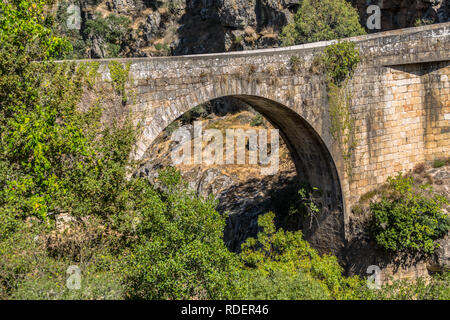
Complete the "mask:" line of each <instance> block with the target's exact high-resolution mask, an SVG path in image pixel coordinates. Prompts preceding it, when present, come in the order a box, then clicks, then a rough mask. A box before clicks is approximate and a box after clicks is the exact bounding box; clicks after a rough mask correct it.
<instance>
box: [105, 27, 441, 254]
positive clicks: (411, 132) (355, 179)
mask: <svg viewBox="0 0 450 320" xmlns="http://www.w3.org/2000/svg"><path fill="white" fill-rule="evenodd" d="M349 40H350V41H353V42H355V43H356V45H357V48H359V50H360V52H361V55H362V61H361V63H360V64H359V65H358V68H357V70H356V73H355V75H354V77H353V79H352V80H351V82H350V83H349V90H350V92H351V94H352V101H351V107H350V112H351V114H352V116H353V117H354V119H355V122H354V125H355V129H354V138H355V141H356V145H355V148H354V150H353V151H352V154H351V157H350V159H344V157H343V155H342V151H341V150H340V147H339V145H340V144H339V143H338V142H337V141H335V139H334V138H333V136H332V134H331V130H330V126H331V118H330V112H329V103H328V97H327V86H326V83H325V78H324V75H323V74H320V73H317V72H314V57H315V56H317V55H318V54H320V53H321V52H322V51H323V49H324V48H325V47H326V46H327V45H329V44H330V43H331V42H319V43H312V44H305V45H300V46H294V47H287V48H277V49H265V50H254V51H244V52H229V53H218V54H206V55H192V56H180V57H160V58H136V59H117V61H119V62H123V63H129V65H130V76H131V78H132V80H133V81H132V82H133V83H132V87H133V88H132V89H133V92H134V93H135V95H134V97H133V98H131V97H130V99H128V102H127V105H128V107H129V108H131V110H132V115H133V118H134V119H135V120H136V122H138V121H139V122H141V123H142V124H143V125H144V133H143V135H142V137H140V139H139V141H138V143H137V146H136V151H135V153H134V154H133V157H135V158H136V159H140V158H141V157H142V156H143V154H144V153H145V151H146V150H147V148H148V147H149V146H150V145H151V144H152V142H153V140H154V139H155V138H156V137H157V136H158V135H159V133H161V131H162V130H163V129H164V128H165V127H167V126H168V125H169V124H170V123H171V122H173V121H174V120H175V119H177V118H178V117H180V116H181V115H182V114H183V113H185V112H187V111H188V110H189V109H191V108H193V107H195V106H197V105H199V104H202V103H205V102H207V101H209V100H212V99H215V98H219V97H226V96H232V97H234V98H236V99H239V100H241V101H243V102H245V103H247V104H249V105H250V106H252V107H253V108H254V109H255V110H256V111H258V112H260V113H261V114H262V115H263V116H265V117H266V118H267V119H268V120H269V121H270V122H271V123H272V124H273V125H274V126H275V127H277V128H279V129H280V133H281V135H282V137H283V138H284V140H285V142H286V144H287V145H288V147H289V149H290V151H291V155H292V158H293V160H294V162H295V165H296V167H297V171H298V175H299V176H300V178H302V179H304V180H306V181H308V182H309V183H311V184H312V185H314V186H317V187H319V188H320V189H321V190H322V195H321V196H322V205H323V208H324V210H325V211H324V212H325V213H324V214H322V215H321V216H320V224H319V225H318V226H317V227H316V228H315V229H314V230H311V232H310V234H309V235H308V238H309V239H308V240H309V241H310V242H311V243H312V245H313V246H314V247H316V248H317V249H319V250H322V251H332V252H334V253H335V254H339V253H342V250H343V249H344V247H345V245H346V242H348V241H349V240H350V237H351V234H350V231H349V230H350V228H349V222H350V221H351V218H352V210H351V208H352V205H353V204H354V203H355V202H356V201H357V200H358V199H359V197H360V196H361V195H363V194H365V193H367V192H369V191H370V190H372V189H374V188H376V187H377V186H379V185H381V184H383V183H384V182H385V181H386V179H387V177H388V176H393V175H395V174H396V173H398V172H405V171H408V170H410V169H412V168H413V167H414V166H415V165H417V164H419V163H421V162H424V161H426V160H434V159H435V158H442V157H447V156H448V155H449V150H450V139H449V138H450V23H445V24H437V25H431V26H424V27H418V28H410V29H402V30H396V31H389V32H383V33H377V34H371V35H365V36H359V37H354V38H351V39H349ZM293 56H296V57H298V58H297V59H295V60H297V61H301V64H300V66H299V67H298V68H295V69H296V70H295V71H294V70H293V68H292V61H293V59H292V57H293ZM108 64H109V60H100V70H99V72H100V73H101V74H102V77H103V78H102V80H103V83H105V84H106V83H107V82H109V81H110V73H109V69H108ZM105 87H109V88H111V85H109V84H108V86H106V85H105ZM110 90H112V89H110ZM349 161H350V162H349ZM348 162H349V164H350V166H351V169H352V170H351V174H350V173H349V171H348V170H346V164H348Z"/></svg>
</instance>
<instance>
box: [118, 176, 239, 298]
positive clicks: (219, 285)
mask: <svg viewBox="0 0 450 320" xmlns="http://www.w3.org/2000/svg"><path fill="white" fill-rule="evenodd" d="M159 178H160V182H161V183H162V185H161V187H162V188H163V189H164V190H166V191H164V192H161V193H157V192H155V191H152V190H151V189H150V188H149V189H148V190H147V192H146V194H145V199H146V201H147V203H146V206H145V207H144V208H143V209H142V210H141V211H140V213H139V215H138V216H137V217H138V221H139V223H138V227H137V230H138V231H137V234H138V236H139V239H138V240H137V242H136V243H135V244H134V245H133V246H132V248H131V250H130V251H129V252H127V254H126V261H127V263H126V265H125V266H124V271H123V273H124V275H125V285H126V288H127V290H126V292H127V297H128V298H139V299H222V298H227V297H228V298H229V297H231V296H232V293H233V290H234V289H233V286H232V283H230V279H231V277H232V274H233V273H234V266H235V265H236V263H237V261H236V257H235V255H234V254H233V253H231V252H229V251H228V250H227V248H226V247H225V244H224V242H223V240H222V237H223V229H224V227H225V218H224V217H223V216H221V215H219V214H218V213H217V212H216V211H215V210H214V207H215V202H214V201H212V200H211V199H208V200H206V201H204V200H202V199H201V198H199V197H198V196H197V195H195V193H194V192H192V191H190V190H189V189H187V188H186V187H185V185H184V184H183V183H181V180H180V176H179V173H177V172H175V171H174V170H173V169H168V170H165V171H163V172H161V173H160V176H159Z"/></svg>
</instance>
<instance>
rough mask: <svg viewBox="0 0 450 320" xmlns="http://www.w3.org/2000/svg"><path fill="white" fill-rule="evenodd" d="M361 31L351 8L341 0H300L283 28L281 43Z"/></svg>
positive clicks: (347, 34)
mask: <svg viewBox="0 0 450 320" xmlns="http://www.w3.org/2000/svg"><path fill="white" fill-rule="evenodd" d="M361 34H365V31H364V28H363V27H362V26H361V25H360V23H359V15H358V12H357V10H356V9H355V8H353V7H352V6H351V4H350V3H348V2H347V1H345V0H303V1H301V4H300V7H299V9H298V11H297V13H296V14H295V16H294V20H293V21H292V22H291V23H290V24H288V25H287V26H286V27H284V29H283V32H282V34H281V40H282V43H283V45H285V46H290V45H295V44H302V43H308V42H316V41H324V40H333V39H340V38H345V37H352V36H357V35H361Z"/></svg>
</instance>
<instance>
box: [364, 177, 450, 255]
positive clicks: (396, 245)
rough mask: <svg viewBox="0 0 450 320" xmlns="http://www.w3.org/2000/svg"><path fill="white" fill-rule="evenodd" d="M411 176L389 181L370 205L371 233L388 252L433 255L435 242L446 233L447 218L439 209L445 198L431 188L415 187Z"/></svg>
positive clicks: (448, 222) (449, 226)
mask: <svg viewBox="0 0 450 320" xmlns="http://www.w3.org/2000/svg"><path fill="white" fill-rule="evenodd" d="M413 182H414V180H413V178H412V177H403V176H402V175H399V176H397V177H395V178H389V180H388V189H387V190H386V191H385V192H384V194H383V195H382V197H381V199H380V200H378V201H375V202H372V203H371V204H370V210H371V212H372V214H373V217H372V221H371V233H372V236H373V237H374V239H375V240H376V242H377V243H378V244H379V245H380V246H381V247H383V248H385V249H387V250H391V251H422V252H425V253H433V252H434V250H435V249H436V247H437V244H436V242H435V240H437V239H439V238H441V237H443V236H445V235H446V234H447V232H448V231H449V230H450V218H449V217H448V216H447V215H446V214H445V213H444V212H443V210H442V206H443V205H444V204H447V203H448V201H447V199H445V197H443V196H440V195H437V194H433V192H432V189H431V187H429V186H426V185H425V186H421V187H419V188H417V187H415V186H414V184H413Z"/></svg>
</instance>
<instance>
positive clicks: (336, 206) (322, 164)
mask: <svg viewBox="0 0 450 320" xmlns="http://www.w3.org/2000/svg"><path fill="white" fill-rule="evenodd" d="M210 90H211V91H209V92H208V89H206V90H202V91H201V92H200V93H199V94H196V93H191V94H190V95H188V96H187V97H182V98H181V99H179V101H176V99H174V100H173V101H172V102H171V104H170V106H166V107H160V108H157V109H156V110H155V111H154V113H153V115H152V117H151V118H150V119H149V120H148V122H147V127H146V131H145V134H144V137H143V140H142V141H140V142H139V144H140V145H139V146H138V154H137V156H136V158H138V159H139V155H140V154H143V153H144V152H145V150H146V149H147V148H148V147H149V146H150V145H151V144H152V142H153V140H154V139H155V138H156V137H157V136H158V135H159V134H160V133H161V132H162V131H163V130H164V129H165V128H166V127H167V126H168V125H169V124H170V123H172V122H173V121H175V120H176V119H177V118H178V117H180V116H181V115H182V114H184V113H185V112H187V111H189V110H190V109H192V108H194V107H195V106H197V105H200V104H202V103H205V102H208V101H211V100H214V99H217V98H222V97H233V98H234V99H237V100H239V101H242V102H243V103H245V104H247V105H250V106H251V107H252V108H253V109H255V110H256V111H257V112H259V113H260V114H261V115H263V116H264V117H265V118H266V119H267V120H268V121H269V122H270V123H271V124H272V125H273V126H274V127H275V128H278V129H279V130H280V135H281V137H282V138H283V140H284V141H285V143H286V145H287V146H288V148H289V151H290V153H291V157H292V159H293V161H294V163H295V166H296V169H297V174H298V177H299V179H300V180H302V181H305V182H308V183H309V184H311V185H312V186H315V187H318V188H319V189H320V190H321V201H320V202H321V205H322V213H321V214H320V215H319V216H318V220H317V221H316V222H317V223H314V224H313V226H312V228H310V229H309V230H304V234H305V238H306V239H307V240H308V241H309V242H310V243H311V244H312V245H313V247H314V248H316V249H318V250H319V251H321V252H333V253H334V254H336V255H338V256H342V255H341V254H342V249H343V248H344V243H345V231H344V225H345V223H344V199H343V193H342V189H341V182H340V179H339V174H338V169H337V167H336V165H335V162H334V160H333V156H332V154H331V152H330V151H329V147H328V146H327V144H326V143H325V142H324V140H323V139H322V138H321V135H320V134H319V133H318V132H317V130H316V129H314V127H313V126H312V125H311V124H310V123H309V121H308V120H307V119H305V118H304V117H303V116H301V115H300V114H299V112H298V111H297V110H295V109H294V108H292V107H288V106H287V105H286V104H283V103H280V102H277V101H275V100H274V99H270V98H265V97H262V96H261V95H245V94H231V95H215V94H213V93H214V92H217V91H216V90H214V88H211V89H210ZM263 90H264V88H263ZM250 91H253V90H250ZM208 93H211V95H209V94H208ZM270 96H276V94H274V95H272V94H271V95H270ZM199 97H207V98H203V99H201V98H199ZM209 97H212V98H209ZM153 119H158V120H159V121H153ZM139 150H141V151H139Z"/></svg>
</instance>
